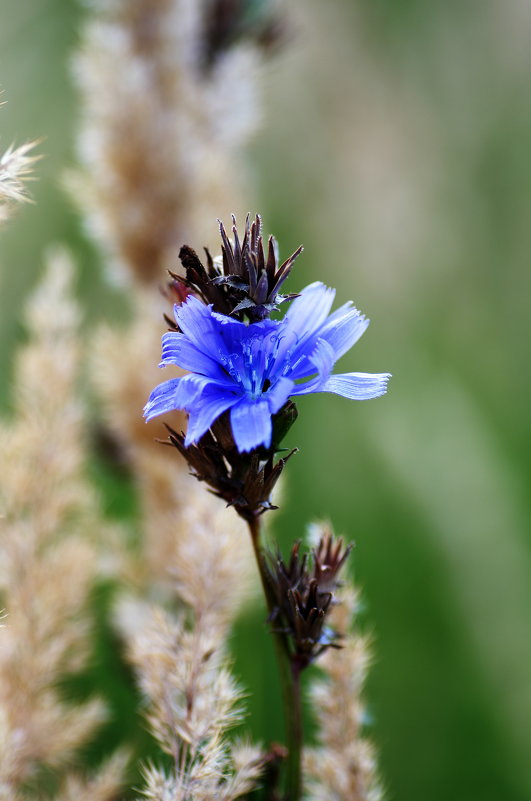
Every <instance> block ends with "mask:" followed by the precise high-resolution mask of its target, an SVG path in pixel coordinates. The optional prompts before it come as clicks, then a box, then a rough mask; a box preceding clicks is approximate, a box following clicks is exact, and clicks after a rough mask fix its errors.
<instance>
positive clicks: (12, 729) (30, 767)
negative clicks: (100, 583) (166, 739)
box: [0, 253, 122, 801]
mask: <svg viewBox="0 0 531 801" xmlns="http://www.w3.org/2000/svg"><path fill="white" fill-rule="evenodd" d="M71 279H72V268H71V265H70V263H69V262H68V259H67V258H66V256H65V255H64V254H60V253H56V254H55V255H54V256H52V257H51V259H50V263H49V266H48V270H47V274H46V277H45V279H44V280H43V282H42V284H41V286H40V287H39V288H38V289H37V290H36V292H35V294H34V295H33V297H32V299H31V301H30V303H29V306H28V310H27V325H28V334H29V342H28V343H27V344H26V345H25V347H24V348H23V349H22V350H21V352H20V354H19V355H18V358H17V361H16V367H15V381H14V398H13V400H14V404H15V412H14V415H13V417H12V419H10V420H9V421H5V422H3V423H2V425H1V427H0V474H1V476H2V485H1V490H0V493H1V494H0V512H1V514H0V528H1V538H0V549H1V550H0V553H1V560H0V561H1V572H0V592H1V597H2V605H3V606H4V607H5V609H6V624H5V627H4V628H3V629H2V631H0V673H1V675H2V681H1V682H0V726H1V730H2V732H1V734H2V737H1V741H2V748H1V749H0V789H1V792H2V793H3V794H4V795H5V796H6V797H16V796H17V794H19V796H20V797H21V798H22V797H24V793H23V791H22V787H23V785H25V783H26V782H28V781H29V780H32V779H34V778H35V776H36V775H38V770H39V767H40V766H41V765H48V766H54V767H58V766H62V765H64V764H65V763H68V761H69V760H70V759H71V758H72V756H73V754H74V753H75V751H76V749H78V748H79V747H80V746H81V745H82V744H84V743H86V742H87V740H88V739H89V738H91V737H92V736H93V735H94V734H95V731H96V729H97V727H98V725H99V724H100V723H101V722H102V720H103V719H104V717H105V710H104V708H103V706H102V704H101V703H100V702H99V701H98V700H94V701H91V702H88V703H85V704H82V705H79V704H78V705H76V706H71V705H69V704H67V703H65V702H64V701H63V699H62V697H61V693H60V691H59V689H58V687H57V683H58V681H59V679H60V678H61V677H62V676H63V675H64V674H65V673H68V672H72V671H77V670H79V669H80V668H81V667H83V665H84V664H85V663H86V659H87V649H88V643H89V638H88V634H89V631H90V629H89V619H88V616H87V612H86V603H87V596H88V593H89V591H90V589H91V587H92V584H93V582H94V578H95V574H96V568H97V548H96V544H95V542H94V533H95V532H102V533H104V532H103V531H102V530H104V526H103V524H102V521H101V518H100V516H99V507H98V502H97V498H96V497H95V495H94V492H93V491H92V490H91V488H90V486H89V484H88V482H87V480H86V478H85V475H84V460H85V454H84V442H83V429H84V422H83V420H84V414H85V409H84V407H83V405H82V403H81V402H80V400H79V396H78V393H77V389H76V380H77V373H78V368H79V359H80V348H79V339H78V333H77V327H78V323H79V312H78V309H77V307H76V305H75V304H74V302H73V300H72V298H71ZM58 579H59V580H58ZM121 773H122V760H121V759H120V760H119V761H113V762H112V763H109V765H108V766H107V768H106V769H105V770H104V772H103V773H102V774H101V776H100V777H98V778H96V779H94V782H95V783H94V784H93V785H91V787H92V786H93V787H94V792H93V794H92V795H91V798H93V799H94V798H96V799H101V800H102V801H104V799H107V798H111V797H112V796H113V794H114V792H115V789H116V786H117V785H118V784H119V783H120V779H121ZM80 782H81V784H80ZM69 786H71V787H74V786H76V787H78V786H83V781H82V780H81V779H74V778H73V777H69V778H68V781H67V784H66V785H65V789H64V792H63V795H62V796H61V798H65V799H66V798H71V797H72V792H70V793H69V791H68V787H69ZM91 792H92V791H91ZM10 794H11V795H10ZM76 797H77V798H79V797H82V795H81V793H79V794H78V795H77V796H76Z"/></svg>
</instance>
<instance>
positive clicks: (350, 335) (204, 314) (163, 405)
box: [144, 282, 389, 453]
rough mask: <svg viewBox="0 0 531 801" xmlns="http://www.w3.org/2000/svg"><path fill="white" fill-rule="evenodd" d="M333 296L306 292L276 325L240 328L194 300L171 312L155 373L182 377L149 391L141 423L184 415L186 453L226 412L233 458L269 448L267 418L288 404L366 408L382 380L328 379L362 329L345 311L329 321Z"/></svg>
mask: <svg viewBox="0 0 531 801" xmlns="http://www.w3.org/2000/svg"><path fill="white" fill-rule="evenodd" d="M334 295H335V292H334V290H332V289H329V288H327V287H326V286H324V284H321V283H318V282H316V283H313V284H310V285H309V286H307V287H306V288H305V289H304V290H303V291H302V292H301V294H300V295H299V296H298V297H297V298H296V299H295V300H294V301H293V302H292V304H291V306H290V308H289V309H288V311H287V313H286V314H285V316H284V317H283V319H281V320H271V319H264V320H261V321H259V322H252V323H249V324H246V323H244V322H242V321H239V320H235V319H233V318H232V317H229V316H227V315H224V314H219V313H218V312H216V311H214V309H213V307H212V305H208V306H207V305H205V304H204V303H202V302H201V301H200V300H199V299H198V298H196V297H194V296H190V297H188V299H187V300H186V302H185V303H182V304H181V305H179V306H175V319H176V322H177V326H178V328H179V330H178V331H169V332H168V333H166V334H164V336H163V338H162V343H163V344H162V361H161V365H160V366H161V367H165V366H166V365H169V364H176V365H178V366H179V367H181V368H183V369H185V370H189V371H190V372H189V374H188V375H185V376H182V377H179V378H172V379H170V380H169V381H165V382H164V383H162V384H160V385H159V386H158V387H156V388H155V389H154V390H153V392H152V393H151V395H150V398H149V400H148V402H147V404H146V406H145V409H144V415H145V417H146V419H147V420H150V419H151V418H153V417H155V416H157V415H159V414H163V413H165V412H169V411H171V410H173V409H184V410H185V411H186V412H188V414H189V423H188V431H187V434H186V439H185V445H186V446H190V445H192V444H194V443H197V442H198V441H199V440H200V439H201V437H203V436H204V435H205V434H206V433H207V432H208V430H209V429H210V427H211V426H212V424H213V423H214V422H215V421H216V420H217V419H218V418H219V417H220V416H221V415H222V414H223V413H225V412H229V413H230V423H231V428H232V434H233V437H234V441H235V443H236V447H237V449H238V451H239V452H240V453H245V452H248V451H252V450H254V449H256V448H260V447H264V448H266V449H268V448H270V447H271V443H272V434H273V425H272V420H271V418H272V416H273V415H275V414H277V413H278V412H279V411H280V410H281V409H282V407H283V406H284V405H285V404H286V403H287V401H288V400H289V399H290V398H294V397H296V396H298V395H307V394H309V393H312V392H333V393H336V394H338V395H343V396H344V397H346V398H350V399H353V400H367V399H369V398H376V397H378V396H379V395H383V394H384V393H385V391H386V387H387V380H388V378H389V374H387V373H376V374H373V373H340V374H335V375H332V372H331V371H332V368H333V366H334V364H335V362H336V361H337V360H338V359H339V358H340V357H341V356H342V355H343V354H344V353H346V352H347V350H349V349H350V348H351V347H352V346H353V345H354V343H355V342H357V340H358V339H359V338H360V336H361V335H362V334H363V332H364V331H365V329H366V328H367V326H368V324H369V321H368V320H367V319H366V318H365V317H364V316H363V315H362V314H360V313H359V312H358V311H357V310H356V309H355V308H354V307H353V306H352V304H351V303H346V304H345V305H344V306H342V307H341V308H339V309H338V310H337V311H335V312H334V313H333V314H330V310H331V307H332V303H333V300H334Z"/></svg>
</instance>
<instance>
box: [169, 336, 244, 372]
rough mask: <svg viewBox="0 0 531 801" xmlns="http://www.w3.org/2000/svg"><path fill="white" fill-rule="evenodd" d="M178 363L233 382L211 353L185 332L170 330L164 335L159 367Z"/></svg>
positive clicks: (193, 370) (195, 370)
mask: <svg viewBox="0 0 531 801" xmlns="http://www.w3.org/2000/svg"><path fill="white" fill-rule="evenodd" d="M168 364H176V365H177V366H178V367H182V368H183V370H191V371H192V372H194V373H201V374H202V375H206V376H210V377H211V378H216V379H217V380H218V381H226V382H227V384H228V385H230V384H231V383H232V381H231V379H230V377H229V376H228V375H227V373H226V372H225V370H223V369H222V367H221V365H220V364H219V363H218V362H217V361H215V359H214V358H212V357H211V356H210V355H208V354H206V353H204V352H203V351H201V350H199V349H198V348H197V347H196V346H195V345H194V344H193V343H192V342H191V341H190V340H189V339H188V337H187V336H186V335H185V334H178V333H176V332H175V331H169V332H168V333H166V334H164V335H163V337H162V361H161V363H160V364H159V367H165V366H166V365H168Z"/></svg>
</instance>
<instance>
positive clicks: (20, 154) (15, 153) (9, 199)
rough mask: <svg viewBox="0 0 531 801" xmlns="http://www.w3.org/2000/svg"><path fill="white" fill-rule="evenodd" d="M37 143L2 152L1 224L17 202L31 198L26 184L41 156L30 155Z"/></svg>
mask: <svg viewBox="0 0 531 801" xmlns="http://www.w3.org/2000/svg"><path fill="white" fill-rule="evenodd" d="M1 105H3V103H0V106H1ZM36 144H37V142H36V141H34V142H26V143H25V144H24V145H20V146H19V147H14V145H11V146H10V147H8V148H7V150H5V151H4V153H1V154H0V225H1V224H2V223H3V222H5V221H6V220H7V219H8V218H9V217H10V216H11V211H12V208H13V206H14V205H15V204H16V203H21V202H24V201H28V200H29V196H28V193H27V187H26V184H27V182H28V181H31V180H32V175H31V173H32V171H33V165H34V164H35V162H36V161H38V160H39V158H40V156H35V155H30V154H31V151H32V150H33V148H34V147H35V145H36Z"/></svg>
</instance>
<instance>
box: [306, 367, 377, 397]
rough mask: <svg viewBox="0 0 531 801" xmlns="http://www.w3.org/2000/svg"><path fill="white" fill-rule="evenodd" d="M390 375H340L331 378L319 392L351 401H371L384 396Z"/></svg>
mask: <svg viewBox="0 0 531 801" xmlns="http://www.w3.org/2000/svg"><path fill="white" fill-rule="evenodd" d="M390 378H391V375H390V373H339V374H338V375H331V376H330V378H329V379H328V380H327V381H325V383H324V384H323V385H322V386H321V387H320V389H318V390H317V392H335V394H336V395H343V397H344V398H350V399H351V400H370V399H371V398H378V397H379V396H380V395H384V394H385V393H386V391H387V382H388V380H389V379H390Z"/></svg>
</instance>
